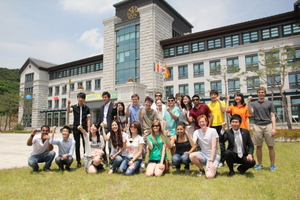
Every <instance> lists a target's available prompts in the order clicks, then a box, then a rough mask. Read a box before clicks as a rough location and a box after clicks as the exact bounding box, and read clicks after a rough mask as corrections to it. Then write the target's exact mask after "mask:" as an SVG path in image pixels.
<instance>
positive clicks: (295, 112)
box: [291, 96, 300, 122]
mask: <svg viewBox="0 0 300 200" xmlns="http://www.w3.org/2000/svg"><path fill="white" fill-rule="evenodd" d="M291 109H292V118H293V119H294V120H296V121H297V122H299V121H300V97H299V96H298V97H297V96H296V97H291Z"/></svg>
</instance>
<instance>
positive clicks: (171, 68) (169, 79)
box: [166, 67, 174, 81]
mask: <svg viewBox="0 0 300 200" xmlns="http://www.w3.org/2000/svg"><path fill="white" fill-rule="evenodd" d="M168 70H169V72H170V76H169V78H167V79H166V80H167V81H173V77H174V75H173V74H174V73H173V67H168Z"/></svg>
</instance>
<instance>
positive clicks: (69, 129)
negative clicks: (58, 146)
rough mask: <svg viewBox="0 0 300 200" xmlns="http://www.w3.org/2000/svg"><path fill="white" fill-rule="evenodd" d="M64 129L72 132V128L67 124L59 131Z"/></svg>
mask: <svg viewBox="0 0 300 200" xmlns="http://www.w3.org/2000/svg"><path fill="white" fill-rule="evenodd" d="M64 129H67V130H68V131H69V133H72V129H71V128H70V127H69V126H64V127H62V128H61V129H60V132H62V131H63V130H64Z"/></svg>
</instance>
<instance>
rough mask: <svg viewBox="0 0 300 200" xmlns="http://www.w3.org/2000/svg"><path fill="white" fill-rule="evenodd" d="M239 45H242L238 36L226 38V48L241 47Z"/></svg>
mask: <svg viewBox="0 0 300 200" xmlns="http://www.w3.org/2000/svg"><path fill="white" fill-rule="evenodd" d="M239 45H240V41H239V36H238V35H233V36H228V37H225V48H227V47H234V46H239Z"/></svg>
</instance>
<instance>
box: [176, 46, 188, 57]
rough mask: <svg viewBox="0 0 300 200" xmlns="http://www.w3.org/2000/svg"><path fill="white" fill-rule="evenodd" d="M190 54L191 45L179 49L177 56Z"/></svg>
mask: <svg viewBox="0 0 300 200" xmlns="http://www.w3.org/2000/svg"><path fill="white" fill-rule="evenodd" d="M189 52H190V48H189V45H188V44H186V45H182V46H178V47H177V55H182V54H187V53H189Z"/></svg>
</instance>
